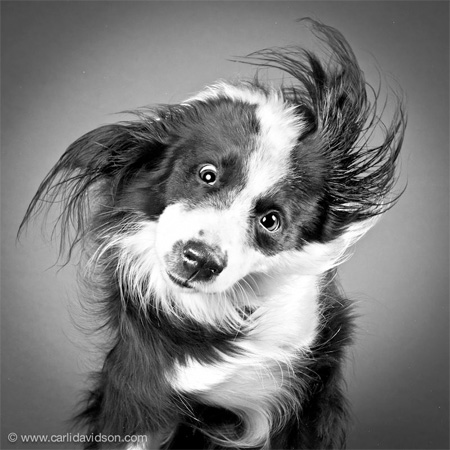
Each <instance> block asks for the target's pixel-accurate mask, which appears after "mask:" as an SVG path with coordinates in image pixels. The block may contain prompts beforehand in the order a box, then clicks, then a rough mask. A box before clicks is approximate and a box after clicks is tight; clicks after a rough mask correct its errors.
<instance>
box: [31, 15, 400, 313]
mask: <svg viewBox="0 0 450 450" xmlns="http://www.w3.org/2000/svg"><path fill="white" fill-rule="evenodd" d="M313 26H314V29H315V31H316V33H318V34H320V35H321V38H322V39H324V40H326V41H327V42H328V44H329V46H330V49H331V51H332V55H333V61H334V62H333V63H331V62H330V63H328V64H327V65H325V64H323V63H322V62H321V61H320V60H319V59H318V58H317V57H316V56H314V55H313V54H311V53H309V52H306V51H303V50H301V49H297V48H290V49H275V50H265V51H262V52H258V53H255V54H253V55H250V57H249V59H248V60H247V61H250V62H251V63H255V64H259V65H261V66H268V67H276V68H279V69H282V70H284V71H286V72H287V73H288V74H289V75H290V76H292V77H293V78H294V81H295V83H294V84H293V85H292V86H281V87H279V88H273V87H267V86H264V85H262V84H261V83H260V82H259V81H258V80H255V81H252V82H238V83H234V84H231V83H230V84H228V83H220V84H217V85H214V86H212V87H210V88H208V89H206V90H205V91H203V92H201V93H200V94H198V95H197V96H195V97H192V98H190V99H188V100H187V101H186V102H184V103H181V104H179V105H165V106H158V107H154V108H149V109H146V110H140V111H138V112H137V113H136V114H137V120H134V121H131V122H123V123H119V124H114V125H107V126H103V127H101V128H98V129H96V130H94V131H92V132H90V133H88V134H86V135H85V136H83V137H81V138H80V139H79V140H77V141H76V142H75V143H74V144H72V145H71V146H70V147H69V149H68V150H67V151H66V153H65V154H64V155H63V156H62V158H61V159H60V161H59V162H58V163H57V165H56V166H55V168H54V169H53V170H52V171H51V172H50V174H49V175H48V176H47V178H46V179H45V180H44V182H43V183H42V185H41V187H40V189H39V191H38V193H37V194H36V197H35V198H34V199H33V201H32V203H31V205H30V208H29V210H28V212H27V218H28V217H29V216H30V214H31V213H32V212H33V210H34V209H35V208H36V207H37V206H38V205H39V201H40V200H41V199H42V198H45V199H46V200H50V201H53V200H55V198H56V196H59V195H62V198H63V202H62V205H63V207H62V214H61V221H62V224H63V227H65V228H67V227H68V226H71V225H72V224H73V223H75V229H76V233H75V236H74V237H73V238H72V241H71V244H74V243H76V242H78V241H79V240H80V239H81V238H84V237H85V236H86V234H89V236H90V238H91V240H93V242H94V243H95V247H94V252H93V254H92V261H94V262H96V263H97V264H98V263H102V264H103V267H105V266H108V267H111V266H113V267H114V273H115V275H116V276H117V279H118V285H119V288H120V290H121V292H122V297H123V298H128V297H127V295H128V294H129V295H128V296H129V297H130V298H136V299H137V300H138V302H139V303H140V304H141V305H144V306H145V305H147V304H148V303H149V302H151V301H152V299H153V300H154V301H155V302H156V304H157V305H159V306H160V307H162V308H166V309H168V310H171V311H172V312H176V313H177V314H179V313H180V310H181V311H183V312H186V311H190V310H192V308H194V309H195V308H198V307H199V306H198V305H199V304H206V303H207V302H209V301H210V299H211V298H212V297H213V298H214V299H215V301H216V300H217V299H223V298H226V300H227V302H228V303H229V300H230V299H231V303H233V302H239V301H242V299H244V300H245V301H246V302H249V303H251V302H252V301H255V302H257V301H258V294H257V292H256V291H255V290H256V287H255V285H258V286H260V285H261V283H260V281H261V280H258V282H257V283H255V280H256V279H258V277H260V278H261V277H262V278H264V276H266V277H269V279H270V280H271V281H270V282H271V283H272V284H273V283H277V280H278V278H276V277H275V275H274V274H276V276H277V277H278V276H279V277H287V276H291V275H293V274H298V273H300V274H301V273H305V274H322V273H324V272H325V271H327V270H329V269H331V268H332V267H334V266H335V265H336V264H338V263H339V262H340V261H341V260H342V255H343V253H344V252H345V250H346V249H347V248H348V246H349V245H351V244H352V243H353V242H354V241H355V240H356V239H357V238H359V237H360V236H361V235H362V234H363V233H364V232H365V231H366V230H367V229H368V228H369V227H370V224H371V223H372V219H373V218H375V217H377V216H378V215H379V214H380V213H382V212H384V211H385V210H386V209H387V208H388V207H389V206H390V204H391V202H392V199H390V200H389V199H388V200H386V198H387V194H388V193H389V192H390V190H391V187H392V185H393V182H394V175H395V163H396V160H397V157H398V152H399V150H400V146H401V142H402V137H403V132H404V126H405V119H404V114H403V110H402V108H401V105H399V106H398V109H397V110H396V112H395V113H394V115H393V118H392V124H391V125H390V127H387V129H386V130H385V132H384V135H383V139H382V141H381V143H380V144H379V145H375V146H374V145H369V143H368V138H369V137H371V135H372V133H373V131H374V128H376V127H377V126H378V124H379V123H380V118H379V117H378V115H377V112H376V106H375V104H376V96H375V98H374V101H373V102H370V101H369V100H368V96H367V89H366V83H365V80H364V77H363V74H362V72H361V70H360V69H359V67H358V64H357V62H356V60H355V57H354V55H353V53H352V51H351V49H350V48H349V46H348V44H347V43H346V41H345V40H344V38H343V37H342V36H341V35H340V33H339V32H337V31H336V30H334V29H332V28H329V27H325V26H323V25H321V24H318V23H313ZM92 199H94V200H95V202H94V203H95V204H93V203H92ZM238 294H239V295H238ZM237 299H240V300H237ZM227 302H225V303H227ZM195 305H197V306H195ZM240 306H241V307H245V306H249V305H240ZM250 306H251V305H250ZM206 309H207V308H206ZM206 309H205V310H206Z"/></svg>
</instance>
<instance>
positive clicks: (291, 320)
mask: <svg viewBox="0 0 450 450" xmlns="http://www.w3.org/2000/svg"><path fill="white" fill-rule="evenodd" d="M271 284H272V286H273V289H270V291H271V292H270V296H268V297H264V298H263V299H262V302H261V306H260V307H259V308H258V309H257V310H256V311H255V312H254V313H253V314H252V315H251V316H250V318H249V320H251V321H252V324H253V325H254V327H253V328H252V331H251V332H250V333H249V334H248V335H247V336H246V337H245V338H238V339H236V340H235V341H234V345H235V346H236V349H237V350H238V352H239V353H237V354H236V355H232V356H228V355H221V356H222V359H221V360H220V361H219V362H216V363H214V364H203V363H201V362H199V361H198V360H194V359H191V360H189V361H188V363H187V364H186V365H182V364H177V365H176V367H175V371H174V373H173V376H172V377H171V383H172V386H173V387H174V388H175V389H176V390H177V391H178V392H181V393H191V394H195V395H196V396H198V397H199V398H201V399H202V400H203V401H205V402H206V403H210V404H213V405H216V406H221V407H224V408H228V409H231V410H234V411H235V412H237V413H238V414H239V415H241V416H245V421H246V422H247V425H248V427H247V428H248V430H250V429H252V430H253V431H252V433H253V436H252V441H253V442H257V441H261V440H263V439H265V437H264V436H265V435H266V434H267V431H268V430H267V428H268V427H270V426H271V421H272V419H273V415H274V411H276V410H280V408H283V407H282V406H281V405H282V404H286V403H288V404H289V403H292V402H293V401H294V402H295V399H293V398H291V397H293V392H292V388H291V387H292V381H293V380H292V377H293V373H292V363H293V362H294V361H295V360H296V359H297V358H301V357H302V354H303V355H306V353H307V351H308V349H309V347H310V345H311V343H312V341H313V340H314V337H315V335H316V330H317V327H318V321H319V311H318V301H317V298H318V279H317V277H314V276H298V275H289V276H288V277H283V280H277V279H273V280H271ZM296 383H297V388H298V381H296ZM286 397H288V398H287V399H286ZM282 399H284V400H288V402H286V401H283V402H282V401H281V400H282Z"/></svg>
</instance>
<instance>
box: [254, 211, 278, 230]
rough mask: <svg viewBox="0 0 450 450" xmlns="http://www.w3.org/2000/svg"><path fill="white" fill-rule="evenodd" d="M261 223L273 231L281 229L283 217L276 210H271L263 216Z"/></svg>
mask: <svg viewBox="0 0 450 450" xmlns="http://www.w3.org/2000/svg"><path fill="white" fill-rule="evenodd" d="M259 223H260V224H261V225H262V226H263V227H264V228H265V229H266V230H267V231H270V232H271V233H273V232H275V231H277V230H279V228H280V226H281V219H280V215H279V214H278V213H277V212H275V211H271V212H270V213H269V214H266V215H265V216H263V217H261V219H260V221H259Z"/></svg>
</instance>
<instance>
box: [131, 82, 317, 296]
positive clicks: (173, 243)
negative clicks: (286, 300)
mask: <svg viewBox="0 0 450 450" xmlns="http://www.w3.org/2000/svg"><path fill="white" fill-rule="evenodd" d="M184 107H185V108H188V109H189V108H195V112H196V121H195V122H190V123H189V124H188V125H186V126H185V127H183V126H182V127H179V128H178V129H177V132H176V133H174V134H173V135H172V136H171V137H170V140H169V142H168V143H167V144H166V145H167V146H166V148H165V150H164V153H163V156H162V158H161V160H160V161H159V163H158V164H157V168H155V167H153V168H152V169H151V171H147V170H142V172H141V174H140V175H139V176H138V177H137V178H136V179H135V181H134V183H135V186H133V183H131V184H130V185H129V187H128V191H129V192H139V194H135V195H139V197H141V198H140V200H139V209H140V210H141V211H142V212H143V213H145V214H146V219H145V220H142V223H141V227H137V231H136V230H134V231H133V234H131V235H128V236H127V240H126V244H125V245H124V254H125V255H126V256H125V257H124V260H127V258H128V260H129V259H130V258H131V259H134V260H135V265H136V264H137V266H139V267H140V268H141V271H142V272H145V273H146V279H147V280H149V281H148V288H150V286H152V288H151V289H152V290H153V292H157V293H159V295H161V292H164V294H162V295H163V296H165V295H166V293H169V294H172V295H171V296H172V297H174V298H176V297H177V295H179V294H196V293H204V294H212V293H217V294H220V293H226V292H227V291H228V290H233V289H235V286H236V285H237V284H238V283H241V284H242V282H243V283H244V284H247V285H248V284H249V281H248V280H247V279H246V277H252V276H257V274H258V273H266V272H268V271H270V269H275V268H277V269H280V267H281V266H283V256H286V258H287V260H289V262H292V260H293V258H295V256H296V255H301V253H302V251H303V247H305V243H308V241H311V235H313V234H314V233H315V234H316V235H317V236H319V235H320V233H321V227H322V226H323V223H322V221H321V220H319V216H320V214H321V209H320V206H319V203H320V200H321V198H322V195H323V187H324V183H323V171H324V167H323V165H322V164H321V162H320V159H319V158H317V157H316V156H315V155H314V153H312V152H311V151H310V149H309V148H308V144H304V143H302V141H303V140H304V138H305V136H306V135H307V130H308V129H309V128H310V125H311V124H310V123H308V122H307V120H306V119H305V117H304V115H303V114H302V111H301V110H300V109H298V108H297V109H296V108H294V107H292V106H288V105H287V104H286V103H285V102H284V101H283V99H282V98H280V97H279V96H278V95H277V94H276V93H275V92H273V93H270V94H266V93H263V92H258V91H257V90H253V91H252V90H245V89H244V88H238V87H235V86H229V85H221V86H219V87H217V88H216V89H215V90H211V91H209V92H207V93H205V94H202V95H201V96H200V97H197V98H194V99H191V100H189V101H188V102H187V103H186V104H185V105H184ZM159 120H164V119H159ZM154 172H157V173H158V177H159V181H158V183H157V184H158V187H159V191H158V193H156V192H155V191H154V187H153V188H152V186H154V185H155V181H154V176H153V175H152V174H153V173H154ZM146 183H149V185H148V187H147V188H146ZM136 186H139V189H136ZM152 189H153V191H152ZM152 192H153V195H152V194H151V193H152ZM155 197H157V198H158V200H157V201H155ZM125 198H127V196H125ZM128 200H129V199H128V198H127V201H128ZM136 201H137V200H136ZM155 204H157V205H159V206H158V209H157V208H156V207H155ZM133 252H135V254H134V255H131V254H130V253H133ZM137 260H139V262H138V263H136V261H137ZM125 264H126V263H125ZM292 270H294V268H292ZM127 272H129V267H128V268H127ZM242 280H245V281H242ZM241 289H242V287H241ZM191 301H192V300H191Z"/></svg>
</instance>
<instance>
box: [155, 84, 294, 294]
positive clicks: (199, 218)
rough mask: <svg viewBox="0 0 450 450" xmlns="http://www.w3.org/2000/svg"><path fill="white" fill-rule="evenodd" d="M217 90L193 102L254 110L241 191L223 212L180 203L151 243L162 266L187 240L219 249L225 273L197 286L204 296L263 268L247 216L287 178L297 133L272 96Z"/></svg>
mask: <svg viewBox="0 0 450 450" xmlns="http://www.w3.org/2000/svg"><path fill="white" fill-rule="evenodd" d="M220 89H221V90H220V92H217V91H214V90H213V91H207V93H206V94H205V93H204V94H201V96H199V97H197V98H195V99H193V100H201V101H206V100H207V99H208V98H209V99H210V98H211V97H214V96H216V95H218V94H220V96H222V97H228V98H231V99H233V100H236V101H243V102H246V103H249V104H251V105H255V106H256V111H255V113H256V117H257V119H258V123H259V133H258V136H257V137H256V139H255V140H254V141H255V144H254V145H255V147H254V148H253V149H252V151H251V152H250V154H249V155H248V156H247V160H246V161H245V173H246V180H245V185H244V187H243V189H236V191H231V193H230V195H229V200H230V202H229V206H228V207H226V208H225V207H223V208H221V207H220V206H221V205H215V206H206V205H204V206H199V207H198V208H189V205H188V204H187V203H184V202H179V203H177V204H174V205H170V206H168V207H167V208H166V210H165V211H164V212H163V214H162V215H161V217H160V219H159V223H158V229H157V237H156V251H157V254H158V256H159V260H160V263H161V264H162V265H164V260H165V257H166V255H168V254H169V253H170V252H171V251H172V248H173V246H174V244H175V243H177V242H180V241H181V242H187V241H189V240H191V239H196V240H199V241H203V242H205V243H206V244H209V245H211V246H213V247H218V248H220V250H221V252H222V253H223V254H226V256H227V267H226V268H225V270H224V271H223V272H222V273H221V274H220V275H219V276H218V277H217V278H216V279H215V280H214V281H212V282H210V283H209V284H204V285H200V287H199V289H201V290H202V291H204V292H222V291H224V290H227V289H229V288H230V287H232V286H233V285H234V284H235V283H236V282H238V281H239V280H240V279H241V278H243V277H244V276H246V275H248V274H249V273H250V272H253V271H256V270H258V269H259V267H260V266H261V265H262V264H264V262H265V261H264V260H265V258H266V256H264V255H263V254H262V253H261V252H259V251H258V250H257V249H255V248H253V247H252V246H251V245H250V242H249V235H250V233H251V232H252V229H253V226H254V225H253V224H252V223H251V222H250V220H249V218H250V213H251V211H252V209H253V207H254V204H255V200H256V199H257V198H259V197H262V196H264V194H267V193H270V191H271V189H272V188H273V187H274V186H275V185H277V184H279V183H280V182H283V181H284V180H285V179H286V178H287V176H288V171H289V166H290V155H291V152H292V150H293V148H294V146H295V144H296V141H297V139H298V136H299V135H300V133H301V130H302V122H301V121H300V119H299V118H298V117H297V116H296V115H295V114H294V108H293V107H291V106H288V105H286V104H285V103H284V102H283V100H282V99H281V98H280V97H279V95H278V94H277V93H276V92H275V91H274V92H272V93H270V94H269V95H266V94H264V93H262V92H258V91H252V90H248V89H246V90H244V89H242V88H238V87H235V86H231V85H221V87H220ZM249 139H250V137H249ZM163 272H164V270H163ZM169 283H170V281H169Z"/></svg>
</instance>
